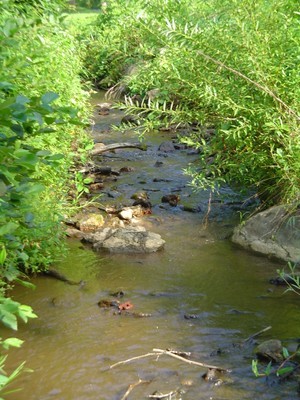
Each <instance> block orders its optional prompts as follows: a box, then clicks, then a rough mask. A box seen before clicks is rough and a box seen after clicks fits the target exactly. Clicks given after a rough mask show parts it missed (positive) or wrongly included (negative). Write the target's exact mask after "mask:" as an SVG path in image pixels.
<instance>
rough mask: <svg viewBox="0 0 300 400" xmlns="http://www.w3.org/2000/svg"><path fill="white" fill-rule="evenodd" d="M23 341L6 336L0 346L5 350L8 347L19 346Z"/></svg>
mask: <svg viewBox="0 0 300 400" xmlns="http://www.w3.org/2000/svg"><path fill="white" fill-rule="evenodd" d="M23 343H24V340H21V339H18V338H8V339H5V340H4V341H3V342H2V346H3V348H4V349H5V350H8V349H9V347H21V345H22V344H23Z"/></svg>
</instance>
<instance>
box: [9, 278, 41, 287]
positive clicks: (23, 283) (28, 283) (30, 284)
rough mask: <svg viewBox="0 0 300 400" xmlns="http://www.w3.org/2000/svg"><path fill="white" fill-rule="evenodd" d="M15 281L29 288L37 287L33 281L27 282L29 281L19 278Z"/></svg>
mask: <svg viewBox="0 0 300 400" xmlns="http://www.w3.org/2000/svg"><path fill="white" fill-rule="evenodd" d="M14 281H15V282H17V283H19V284H20V285H22V286H24V287H26V288H28V289H35V288H36V286H35V285H34V284H33V283H31V282H27V281H23V280H22V279H19V278H15V279H14Z"/></svg>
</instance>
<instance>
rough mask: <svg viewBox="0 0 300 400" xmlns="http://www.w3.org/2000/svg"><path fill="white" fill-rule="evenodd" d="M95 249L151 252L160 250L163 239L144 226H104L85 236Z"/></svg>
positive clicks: (114, 251)
mask: <svg viewBox="0 0 300 400" xmlns="http://www.w3.org/2000/svg"><path fill="white" fill-rule="evenodd" d="M85 240H86V241H88V242H90V243H93V247H94V249H96V250H101V249H103V250H107V251H109V252H110V253H153V252H156V251H158V250H161V249H162V248H163V246H164V244H165V241H164V240H163V239H162V238H161V236H160V235H159V234H157V233H154V232H149V231H146V229H145V228H144V227H133V226H131V227H126V228H104V229H103V230H100V231H97V232H95V233H93V234H89V235H87V236H86V237H85Z"/></svg>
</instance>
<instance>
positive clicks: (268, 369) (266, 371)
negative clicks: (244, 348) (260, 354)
mask: <svg viewBox="0 0 300 400" xmlns="http://www.w3.org/2000/svg"><path fill="white" fill-rule="evenodd" d="M271 369H272V361H270V362H269V364H268V365H267V368H266V370H265V374H266V375H267V376H269V375H270V373H271Z"/></svg>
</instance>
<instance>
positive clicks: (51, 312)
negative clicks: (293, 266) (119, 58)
mask: <svg viewBox="0 0 300 400" xmlns="http://www.w3.org/2000/svg"><path fill="white" fill-rule="evenodd" d="M94 101H95V102H96V101H99V97H96V98H95V99H94ZM119 117H120V115H119V112H118V111H115V112H111V113H110V115H109V116H99V117H97V119H96V125H95V126H94V128H93V134H94V136H95V138H96V140H99V141H100V140H102V139H103V141H105V143H112V142H117V141H118V142H122V141H128V140H130V139H132V140H133V139H134V140H135V141H136V138H133V137H131V138H130V137H129V138H128V137H126V139H124V137H121V138H120V133H110V132H108V131H106V130H105V129H104V128H105V126H106V125H108V123H110V122H111V120H113V119H114V118H115V119H116V121H118V120H119ZM166 135H167V134H166ZM129 136H130V134H129ZM162 140H163V139H162V138H161V136H160V137H154V138H153V139H151V140H150V149H149V150H148V151H147V152H140V151H139V150H126V151H125V150H120V151H117V152H116V153H112V154H110V153H109V154H107V155H106V156H104V157H101V160H102V163H103V165H110V166H113V167H114V168H115V169H119V168H120V167H122V166H125V165H129V166H132V167H135V171H134V172H132V173H127V174H122V175H121V176H119V177H117V181H109V182H107V185H106V189H105V190H104V192H105V193H106V194H104V195H103V197H102V198H101V201H103V203H107V202H108V201H110V202H114V203H118V202H120V203H121V202H124V199H128V198H130V195H131V194H132V193H134V191H136V190H137V189H145V190H147V191H148V193H149V195H150V199H151V201H152V203H153V204H154V207H153V214H152V215H150V216H149V217H145V219H144V225H145V226H146V227H147V228H149V229H151V230H152V231H154V232H157V233H159V234H161V236H162V237H163V238H164V239H165V241H166V244H165V248H164V250H163V251H161V252H158V253H155V254H145V255H141V254H138V255H111V254H102V253H95V252H93V251H92V250H91V249H89V248H86V247H83V245H82V244H81V243H80V242H79V241H77V240H74V239H70V240H68V247H69V248H70V252H69V253H68V255H67V257H66V259H65V260H63V261H62V262H60V263H59V264H57V265H56V266H55V268H56V269H58V270H59V271H61V272H62V273H64V274H65V275H67V276H68V277H69V278H70V279H73V280H82V279H84V280H85V281H86V282H87V283H86V286H84V287H82V288H80V287H78V286H70V285H67V284H65V283H63V282H61V281H57V280H53V279H51V278H47V277H38V278H36V279H34V280H33V283H35V284H36V289H35V290H34V291H32V290H30V289H24V288H16V290H15V291H14V297H15V299H16V300H18V301H20V302H22V303H23V304H29V305H31V306H32V307H33V309H34V311H35V312H36V313H37V314H38V316H39V318H38V319H36V320H31V321H30V322H29V323H28V324H26V325H25V324H20V329H19V331H18V335H17V336H18V337H20V338H22V339H23V340H25V343H24V344H23V346H22V348H21V349H16V350H12V351H10V354H9V362H8V366H9V367H10V368H13V367H15V366H17V365H18V364H19V363H20V362H22V361H23V360H26V365H27V366H28V368H31V369H32V370H33V372H32V373H24V374H22V375H21V377H20V378H19V379H18V380H17V381H16V383H15V387H21V388H22V391H20V392H16V393H14V394H11V395H8V396H7V399H8V400H12V399H14V400H50V399H59V400H121V399H122V400H123V399H124V395H125V393H126V391H127V389H128V388H129V386H130V385H132V384H135V383H136V382H138V381H139V379H142V380H145V381H147V382H146V383H142V384H139V385H138V386H136V387H134V388H133V389H132V391H131V393H130V394H129V396H128V399H129V400H141V399H146V398H149V397H148V396H149V395H152V394H153V393H154V392H155V391H158V392H161V393H165V394H166V393H169V392H171V391H174V390H178V394H177V396H173V397H169V398H170V399H173V400H174V399H179V398H182V399H183V400H194V399H195V400H196V399H199V400H202V399H215V400H229V399H230V400H242V399H245V400H246V399H268V400H275V399H281V400H288V399H295V398H297V392H296V386H297V384H296V382H295V381H293V380H291V381H287V382H284V383H282V384H280V385H278V384H277V383H275V382H272V380H271V381H269V382H266V380H265V379H263V378H259V379H256V378H255V377H254V375H253V374H252V372H251V360H252V359H253V358H254V355H253V350H254V343H252V342H251V343H250V344H246V345H244V346H241V343H242V342H243V340H245V339H246V338H247V337H249V336H250V335H252V334H254V333H255V332H258V331H260V330H261V329H263V328H265V327H267V326H269V325H271V326H272V329H271V330H269V331H267V332H266V333H264V334H263V335H261V336H259V337H258V338H257V339H256V341H257V342H261V341H263V340H267V339H271V338H277V339H281V340H282V341H283V343H284V345H286V346H287V347H288V348H290V350H295V346H296V339H297V338H299V337H300V324H299V320H300V307H299V299H298V298H297V297H296V296H295V295H293V294H285V295H283V289H282V288H281V287H274V286H272V285H270V284H269V283H268V281H269V279H270V277H273V276H274V275H276V269H278V268H281V267H282V265H280V264H277V263H275V262H273V261H270V260H268V259H267V258H264V257H259V256H256V255H253V254H249V253H247V252H245V251H243V250H241V249H239V248H237V247H235V246H234V245H233V244H232V243H231V242H230V240H229V239H228V234H229V232H230V229H231V226H232V222H233V220H232V219H231V220H228V216H227V217H226V215H225V214H222V213H221V214H218V213H217V214H216V217H215V218H214V219H212V220H211V222H209V223H208V225H206V224H204V223H203V221H204V216H205V209H203V210H202V212H199V213H188V212H184V211H182V210H180V209H178V208H172V207H169V208H168V207H163V208H162V205H161V204H160V201H159V197H161V195H162V194H166V193H167V192H170V191H171V190H174V191H175V192H176V190H178V191H180V195H181V197H182V200H183V202H184V201H188V203H189V205H192V206H195V205H199V204H200V208H201V207H204V206H205V204H206V205H207V198H208V197H207V193H192V191H191V189H190V188H189V187H188V185H187V183H188V179H187V177H186V176H184V175H183V174H182V168H184V167H185V166H186V165H187V163H188V162H194V160H195V159H196V156H187V155H186V153H184V152H180V151H177V153H176V154H174V153H172V154H170V155H169V156H168V157H164V156H163V155H158V154H157V152H156V151H154V150H155V149H156V148H157V145H158V143H159V142H161V141H162ZM188 157H190V158H188ZM158 159H159V160H161V161H163V163H164V165H162V167H161V168H159V169H158V168H157V167H155V166H154V164H155V162H156V161H157V160H158ZM155 176H159V177H161V176H163V178H164V179H166V178H167V177H168V178H169V179H170V181H169V182H168V183H166V182H156V183H154V182H153V178H155ZM150 189H152V191H151V190H150ZM110 192H113V193H117V196H116V197H114V198H113V197H110V196H111V195H112V193H110ZM204 208H205V207H204ZM222 215H223V217H224V218H222ZM224 215H225V216H224ZM225 217H226V218H227V219H226V218H225ZM232 218H233V217H232ZM237 221H238V220H235V221H234V223H236V222H237ZM119 290H122V291H123V292H124V293H125V296H124V299H122V301H123V300H124V301H127V300H128V301H130V302H132V304H133V305H134V308H133V310H134V311H135V312H137V313H149V314H151V315H152V316H151V317H148V318H135V317H133V316H132V315H130V314H126V313H122V314H121V315H120V314H118V313H116V312H114V310H113V309H101V308H99V307H98V305H97V303H98V301H99V300H101V299H113V298H112V297H111V296H110V294H111V293H112V292H116V291H119ZM192 316H195V317H197V318H192ZM153 348H159V349H175V350H178V351H183V352H191V353H192V355H191V358H192V359H193V360H195V361H200V362H203V363H208V364H213V365H216V366H219V367H220V368H226V369H230V370H231V372H230V373H226V374H224V375H222V376H221V377H220V379H221V381H218V382H210V381H205V380H204V379H203V377H202V375H203V374H204V373H205V372H206V371H207V369H206V368H201V367H198V366H195V365H189V364H188V363H184V362H181V361H179V360H175V359H173V358H170V357H168V356H161V357H159V358H157V357H153V356H151V357H150V356H149V357H145V358H141V359H137V360H133V361H131V362H129V363H126V364H122V365H119V366H116V367H115V368H113V369H110V368H109V367H110V366H111V365H113V364H114V363H117V362H118V361H122V360H127V359H130V358H133V357H136V356H140V355H144V354H146V353H149V352H151V351H152V349H153ZM179 393H181V394H179Z"/></svg>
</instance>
